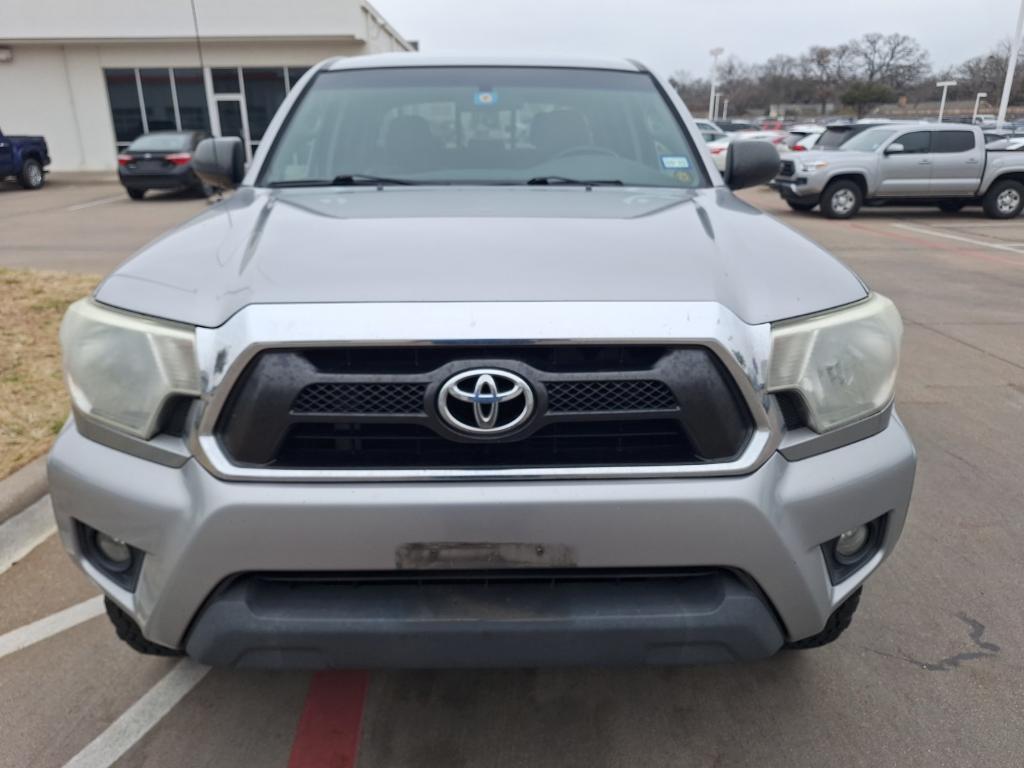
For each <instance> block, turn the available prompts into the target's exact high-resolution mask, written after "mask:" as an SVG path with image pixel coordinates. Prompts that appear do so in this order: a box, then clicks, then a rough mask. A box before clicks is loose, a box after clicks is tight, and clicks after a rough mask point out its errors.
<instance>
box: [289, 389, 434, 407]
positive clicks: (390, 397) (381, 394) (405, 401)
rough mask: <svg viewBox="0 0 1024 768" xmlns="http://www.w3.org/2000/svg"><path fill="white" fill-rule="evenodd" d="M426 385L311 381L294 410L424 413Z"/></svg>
mask: <svg viewBox="0 0 1024 768" xmlns="http://www.w3.org/2000/svg"><path fill="white" fill-rule="evenodd" d="M426 391H427V387H426V385H425V384H403V383H401V382H390V383H368V384H344V383H337V382H328V383H321V384H310V385H309V386H308V387H305V388H304V389H303V390H302V391H301V392H299V394H298V397H296V398H295V404H294V405H293V406H292V411H293V412H294V413H352V414H357V413H382V414H409V413H423V397H424V395H425V394H426Z"/></svg>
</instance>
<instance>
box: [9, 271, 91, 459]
mask: <svg viewBox="0 0 1024 768" xmlns="http://www.w3.org/2000/svg"><path fill="white" fill-rule="evenodd" d="M98 282H99V277H97V276H95V275H78V274H71V273H68V272H47V271H43V270H35V269H3V268H0V479H2V478H4V477H7V475H9V474H11V472H13V471H14V470H16V469H18V467H21V466H22V465H24V464H26V463H28V462H29V461H31V460H32V459H34V458H35V457H36V456H39V455H41V454H43V453H44V452H45V451H46V450H47V449H48V448H49V447H50V443H52V442H53V438H54V436H55V435H56V434H57V432H59V431H60V428H61V425H62V424H63V423H64V420H65V419H66V418H67V415H68V398H67V393H66V391H65V389H64V380H63V377H62V375H61V362H60V344H59V341H58V338H57V332H58V329H59V328H60V320H61V318H62V317H63V316H64V310H65V309H66V308H67V306H68V304H70V303H71V302H72V301H74V300H75V299H78V298H81V297H82V296H85V295H86V294H88V293H89V292H90V291H91V290H92V289H93V288H94V287H95V286H96V284H97V283H98Z"/></svg>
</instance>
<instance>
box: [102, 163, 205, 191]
mask: <svg viewBox="0 0 1024 768" xmlns="http://www.w3.org/2000/svg"><path fill="white" fill-rule="evenodd" d="M118 177H119V178H120V180H121V184H122V186H124V188H125V189H143V190H146V189H191V188H193V187H197V186H198V185H199V177H198V176H196V174H195V172H193V170H192V166H190V165H183V166H178V167H175V168H168V169H167V170H126V169H124V168H121V169H119V170H118Z"/></svg>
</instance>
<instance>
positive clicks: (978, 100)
mask: <svg viewBox="0 0 1024 768" xmlns="http://www.w3.org/2000/svg"><path fill="white" fill-rule="evenodd" d="M986 96H988V94H987V93H985V92H984V91H982V92H981V93H979V94H978V95H977V96H975V97H974V114H973V115H971V122H972V123H974V124H975V125H977V123H978V105H979V104H980V103H981V100H982V99H984V98H985V97H986Z"/></svg>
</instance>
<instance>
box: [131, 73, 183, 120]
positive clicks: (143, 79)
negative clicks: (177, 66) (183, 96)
mask: <svg viewBox="0 0 1024 768" xmlns="http://www.w3.org/2000/svg"><path fill="white" fill-rule="evenodd" d="M139 82H140V83H141V84H142V101H143V104H144V105H145V108H146V127H147V128H148V129H149V131H150V132H152V131H176V130H178V122H177V120H176V119H175V117H174V97H173V96H172V95H171V74H170V72H169V71H168V70H166V69H140V70H139Z"/></svg>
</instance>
